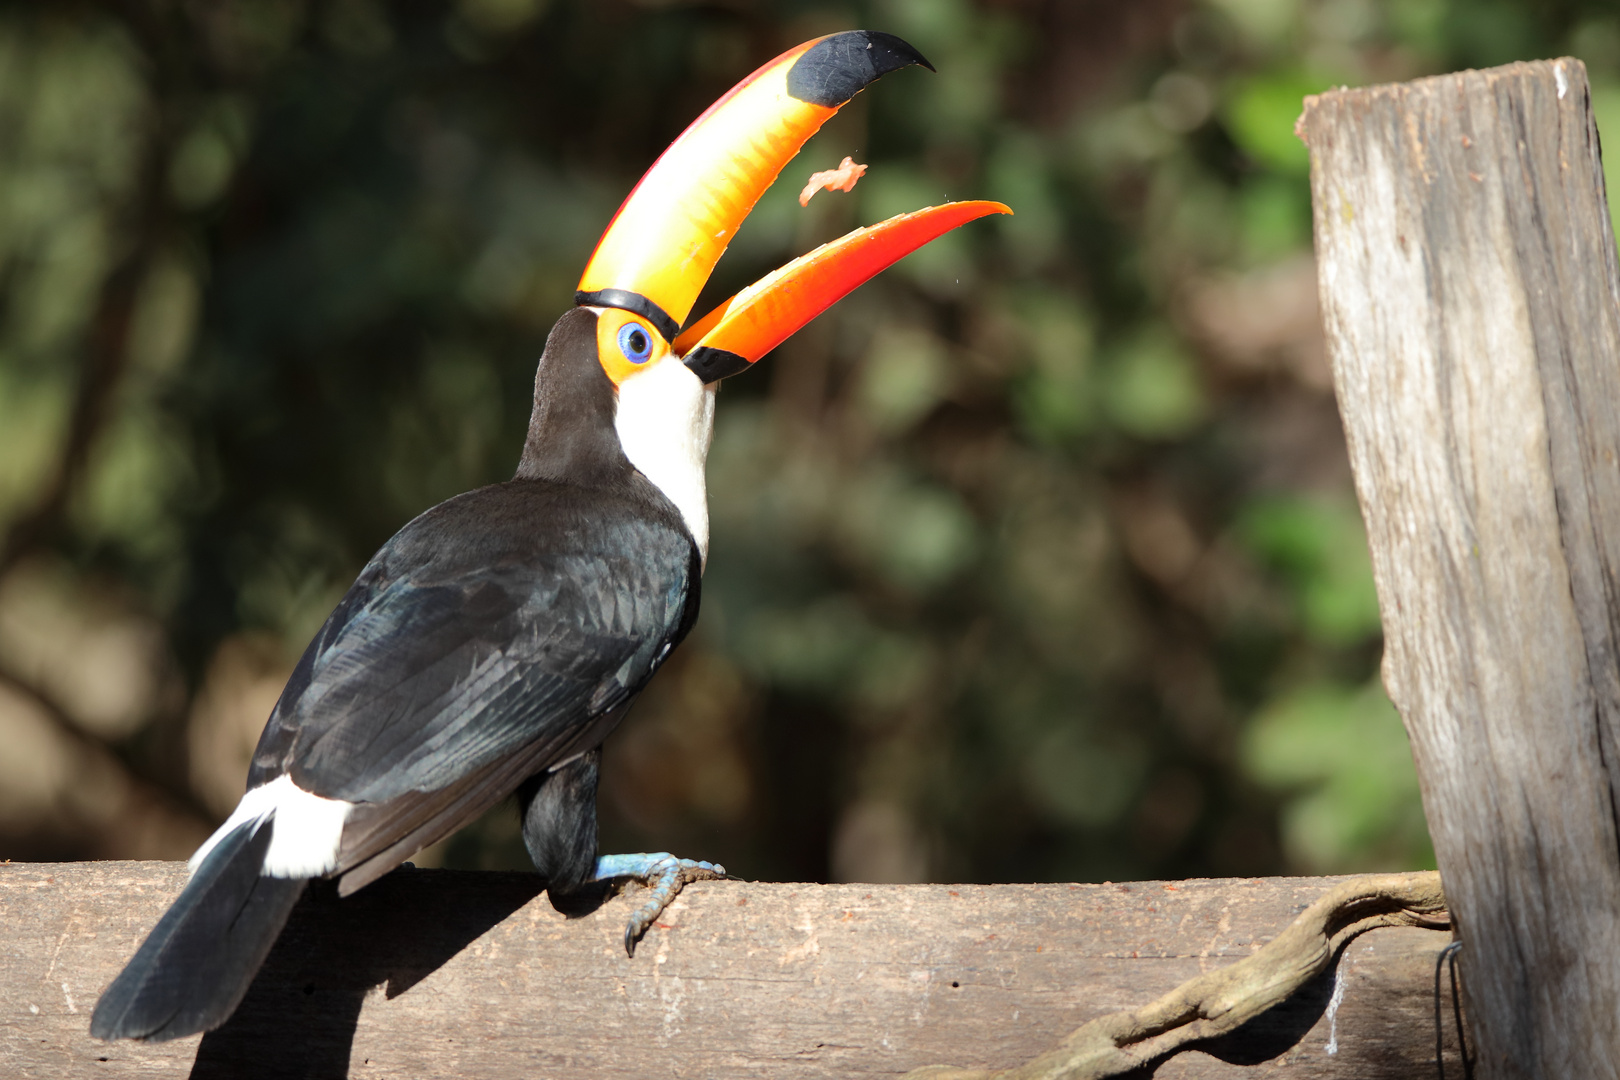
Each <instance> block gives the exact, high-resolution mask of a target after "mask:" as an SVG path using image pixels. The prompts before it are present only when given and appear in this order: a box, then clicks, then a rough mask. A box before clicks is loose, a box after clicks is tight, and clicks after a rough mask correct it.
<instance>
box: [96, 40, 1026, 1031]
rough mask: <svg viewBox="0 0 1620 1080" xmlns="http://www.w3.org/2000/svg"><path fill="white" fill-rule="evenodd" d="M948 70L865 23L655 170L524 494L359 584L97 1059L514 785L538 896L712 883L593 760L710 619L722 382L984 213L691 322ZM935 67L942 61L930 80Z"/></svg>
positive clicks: (464, 516) (401, 538)
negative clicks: (902, 74)
mask: <svg viewBox="0 0 1620 1080" xmlns="http://www.w3.org/2000/svg"><path fill="white" fill-rule="evenodd" d="M909 64H921V65H923V66H925V67H928V66H930V65H928V62H927V61H926V60H924V59H923V57H922V56H921V55H920V54H919V53H918V52H917V51H916V50H915V49H913V48H912V47H911V46H910V45H908V44H906V43H905V42H904V41H901V40H900V39H899V38H896V37H893V36H890V35H888V34H879V33H869V32H865V31H851V32H847V33H841V34H833V35H830V36H828V37H823V38H820V39H818V40H815V41H811V42H807V43H805V44H803V45H800V46H799V47H797V48H795V49H792V50H790V51H788V52H786V53H784V54H782V55H781V56H779V57H777V58H776V59H775V60H772V61H771V62H770V63H768V64H766V65H765V66H764V67H762V68H760V69H759V70H758V71H756V72H754V73H753V74H752V75H750V76H749V77H748V78H746V79H744V80H743V81H742V82H741V83H739V84H738V85H737V86H736V87H734V88H733V89H732V90H731V91H730V92H729V93H727V94H726V95H725V96H724V97H722V98H721V99H720V100H719V101H717V102H715V104H714V105H713V106H711V107H710V108H709V109H708V111H706V112H705V113H704V114H703V115H702V116H699V117H698V118H697V119H696V120H695V121H693V122H692V124H691V126H690V127H688V128H687V129H686V131H685V132H684V133H683V134H682V135H681V136H680V138H678V139H677V140H676V141H675V142H674V143H673V144H672V145H671V146H670V147H669V149H668V150H666V151H665V152H664V154H663V155H662V156H661V157H660V158H659V159H658V160H657V162H655V163H654V164H653V166H652V168H651V169H649V170H648V172H647V173H646V175H645V176H643V177H642V179H641V181H640V183H638V184H637V185H636V187H635V189H634V190H632V191H631V193H630V195H629V197H628V198H626V199H625V201H624V203H623V205H622V206H620V208H619V211H618V213H617V214H616V215H615V216H614V218H613V220H612V222H611V223H609V225H608V227H607V231H606V232H605V233H603V235H602V238H601V240H600V241H599V242H598V244H597V247H596V250H595V252H594V253H593V254H592V256H591V259H590V262H589V263H588V264H587V265H586V267H585V273H584V276H583V277H582V278H581V280H580V283H579V289H578V292H577V293H576V296H575V301H576V304H577V305H578V306H576V307H575V308H574V309H573V310H571V311H569V312H568V313H567V314H565V315H563V317H562V318H561V319H559V320H558V321H557V323H556V325H555V326H554V327H553V328H552V331H551V334H550V336H549V337H548V339H547V341H546V347H545V350H544V352H543V353H542V355H541V357H540V363H539V369H538V371H537V372H536V374H535V381H534V411H533V414H532V416H531V418H530V420H529V431H528V437H527V440H526V441H525V443H524V446H523V453H522V457H521V458H520V460H519V461H518V466H517V475H516V476H515V477H513V479H511V480H509V481H507V482H506V483H502V484H496V485H494V486H492V487H486V488H481V489H479V490H477V491H471V492H468V493H467V494H465V495H460V496H457V497H456V498H453V499H450V500H449V501H447V502H444V503H441V504H439V505H438V506H435V507H433V508H432V509H431V510H428V511H427V512H425V513H423V514H422V515H421V516H419V517H417V518H416V519H415V520H413V521H411V522H410V523H409V524H407V525H406V526H405V527H404V528H402V529H401V530H400V531H399V533H398V534H397V535H395V536H394V537H393V539H391V540H389V541H388V543H386V544H385V545H383V548H382V550H381V551H379V552H378V553H377V554H376V556H375V557H373V558H372V560H371V561H370V562H369V563H368V564H367V565H366V567H365V569H364V570H362V571H361V573H360V576H359V578H358V579H357V580H356V581H355V583H354V585H353V587H351V588H350V589H349V591H348V593H347V594H346V595H345V596H344V597H343V599H342V601H341V602H340V603H339V604H338V606H337V609H336V610H335V611H333V612H332V614H331V616H330V617H329V618H328V619H327V620H326V624H325V625H324V626H322V627H321V630H320V632H319V633H317V634H316V635H315V639H314V641H312V642H310V645H309V648H308V649H307V650H306V651H305V652H304V655H303V658H302V659H301V660H300V661H299V662H298V666H297V668H296V669H295V670H294V671H293V674H292V677H291V678H290V679H289V680H288V681H287V686H286V688H285V689H284V690H283V691H282V694H281V698H280V700H279V701H278V702H277V703H276V706H275V709H274V710H273V711H272V712H271V714H270V720H269V723H268V724H267V725H266V726H265V729H264V734H263V735H262V736H261V737H260V739H259V743H258V747H257V749H256V750H255V751H254V755H253V762H252V766H251V769H250V771H249V773H248V789H247V794H246V795H244V796H243V797H242V801H241V803H240V804H239V805H238V806H237V808H236V810H235V812H234V813H232V814H231V816H230V818H229V819H228V820H226V822H225V823H224V824H223V825H221V826H220V827H219V829H218V831H217V832H215V833H214V834H213V836H211V837H210V838H209V839H208V841H207V842H206V843H204V844H203V846H202V847H201V848H200V849H199V850H198V851H197V853H196V854H195V855H193V856H192V858H191V864H190V866H191V877H190V880H189V881H188V883H187V885H186V887H185V889H184V891H182V892H181V894H180V896H179V898H178V899H176V900H175V902H174V905H173V906H172V907H170V908H169V910H168V912H167V913H166V914H164V916H163V918H162V919H160V920H159V921H158V924H157V926H156V927H155V928H154V929H153V930H152V932H151V934H150V935H149V936H148V937H147V939H146V941H145V943H144V944H143V945H142V946H141V947H140V950H139V951H138V952H136V954H135V956H134V958H133V959H131V960H130V961H129V963H128V965H127V966H126V967H125V968H124V970H123V972H122V973H121V974H120V975H119V976H118V977H117V978H116V979H115V980H113V982H112V984H111V985H110V986H109V987H108V988H107V990H106V991H105V992H104V993H103V994H102V996H101V1000H100V1001H99V1002H98V1003H97V1005H96V1010H95V1015H94V1016H93V1017H92V1019H91V1021H90V1032H91V1034H92V1035H95V1036H97V1037H99V1038H103V1039H116V1038H137V1039H153V1040H158V1039H172V1038H177V1037H179V1036H183V1035H189V1034H193V1033H196V1032H199V1031H205V1030H208V1029H210V1028H214V1027H217V1026H218V1025H220V1024H221V1023H223V1022H224V1021H225V1020H226V1019H227V1018H228V1017H229V1016H230V1015H231V1013H232V1011H234V1010H235V1008H236V1007H237V1005H238V1003H239V1002H240V1001H241V1000H242V997H243V995H244V994H245V993H246V992H247V988H248V984H249V983H250V982H251V981H252V979H253V976H254V973H255V972H256V971H257V970H258V969H259V965H260V964H261V963H262V962H263V961H264V958H265V956H266V954H267V953H268V952H269V951H270V947H271V945H272V944H273V943H274V942H275V939H276V936H277V935H278V934H279V933H280V932H281V929H282V926H283V925H284V924H285V923H286V921H287V917H288V915H289V913H290V912H291V911H292V908H293V906H294V904H295V903H296V902H297V900H298V898H299V896H300V895H301V894H302V893H303V891H304V887H305V884H306V883H307V882H308V881H309V880H311V879H313V878H320V877H326V878H336V879H337V889H338V892H339V893H340V894H341V895H345V896H346V895H348V894H350V893H352V892H354V891H355V890H356V889H359V888H361V887H362V886H364V885H365V884H367V883H368V882H371V881H374V880H376V879H377V878H378V877H380V876H382V875H383V874H386V873H387V872H388V871H389V870H391V869H393V868H394V867H396V866H398V865H399V864H400V863H401V862H403V861H404V860H405V859H407V858H409V857H410V856H411V855H412V854H413V853H415V852H416V851H418V850H420V849H421V848H423V847H425V846H426V845H428V844H431V843H433V842H434V841H436V840H439V839H441V838H443V837H444V836H446V835H448V834H449V833H450V832H452V831H453V830H455V829H457V828H459V827H460V826H462V825H464V824H466V823H467V822H469V821H471V820H473V819H474V818H475V817H477V816H478V815H479V814H481V813H482V812H484V811H485V810H487V809H488V808H489V807H491V806H493V805H494V804H495V803H497V802H499V801H500V800H502V799H504V798H506V797H507V796H509V795H511V794H513V793H514V792H515V793H516V794H517V797H518V804H519V810H520V812H521V814H522V819H523V839H524V843H525V844H526V846H527V847H528V850H529V854H530V855H531V857H532V858H533V860H534V864H535V866H536V868H537V869H538V870H539V871H540V873H541V874H543V875H544V876H545V878H546V880H547V887H548V888H549V889H551V890H553V892H554V893H557V894H565V893H567V892H569V891H570V890H573V889H577V888H578V887H580V886H581V885H582V884H584V883H586V882H590V881H599V880H607V879H612V878H637V879H639V880H641V881H644V882H646V883H647V884H649V885H651V886H652V892H651V894H650V895H651V898H650V899H649V900H648V901H647V903H646V904H645V905H644V906H642V907H641V908H640V909H639V910H638V911H637V912H636V914H635V915H634V917H633V918H632V919H631V921H630V924H629V926H628V927H626V930H625V946H626V948H627V949H628V950H630V951H631V953H632V955H633V954H634V948H635V942H636V940H637V938H638V937H639V936H640V935H641V934H642V933H643V932H644V931H645V930H646V928H647V927H648V926H649V925H651V924H652V922H653V920H654V919H655V918H656V917H657V915H658V913H659V912H660V911H661V910H662V909H663V908H664V906H665V905H667V904H668V903H669V901H670V900H671V899H673V897H674V895H675V894H676V892H678V891H679V890H680V888H681V887H682V886H683V885H684V884H685V883H686V882H687V881H690V880H694V879H697V878H701V877H705V876H717V875H720V874H723V872H724V871H723V870H722V869H721V868H720V867H718V866H713V865H711V864H708V863H703V862H695V861H692V860H687V859H677V858H675V857H673V856H670V855H667V854H662V853H660V854H651V855H618V856H605V857H601V858H598V856H597V852H596V806H595V800H596V784H597V763H598V760H599V756H600V749H599V747H600V746H601V743H602V740H603V739H604V738H605V737H606V736H607V735H608V733H609V732H610V731H612V730H613V728H614V726H615V725H616V724H618V722H619V721H620V719H622V718H623V716H624V714H625V712H626V710H628V709H629V707H630V704H631V702H632V701H633V700H634V698H635V696H636V694H637V693H638V692H639V691H640V690H641V688H642V687H643V686H645V685H646V683H647V680H648V679H650V678H651V677H652V675H653V673H654V672H655V671H657V670H658V667H659V665H660V664H662V663H663V662H664V661H665V659H667V658H668V656H669V654H670V650H672V649H674V648H675V646H676V645H678V644H679V643H680V641H681V639H682V638H684V637H685V636H686V634H687V631H689V630H690V629H691V628H692V624H693V622H694V621H695V620H696V619H697V611H698V591H699V581H700V578H701V575H702V571H703V566H704V563H705V560H706V558H707V555H708V544H709V518H708V507H707V503H706V494H705V487H704V475H703V465H704V458H705V456H706V455H707V453H708V448H709V435H710V430H711V427H712V424H713V419H714V394H715V386H716V383H717V382H718V381H719V380H720V379H723V378H725V377H727V376H729V375H734V374H736V373H738V372H740V371H743V370H745V369H746V368H747V367H748V366H749V365H750V364H752V363H754V362H755V361H757V360H758V359H760V358H761V357H762V356H764V355H765V354H766V353H767V352H769V351H770V350H771V349H772V348H774V347H775V346H776V345H777V344H778V343H779V342H781V341H782V340H783V339H785V338H786V337H787V336H788V335H790V334H792V333H793V332H794V331H795V330H797V329H798V328H799V327H801V326H803V325H804V324H805V323H806V322H808V321H809V320H810V319H812V318H814V317H815V316H816V315H817V314H819V313H820V312H821V311H823V310H825V309H826V308H827V307H828V306H829V305H830V304H832V303H834V302H835V301H837V300H838V299H839V298H840V297H842V296H844V295H845V294H846V293H848V292H849V291H850V290H851V289H853V288H855V287H856V286H858V285H859V284H860V283H861V282H863V281H865V280H866V279H867V278H869V277H871V276H872V275H873V274H875V273H877V272H878V271H880V270H882V269H883V268H884V267H886V266H888V265H889V264H890V263H892V262H894V261H895V260H897V259H899V258H901V257H902V256H904V255H906V254H908V253H909V252H911V251H913V250H915V249H916V248H918V247H920V246H922V245H923V244H926V243H927V242H928V241H930V240H932V239H933V238H935V237H936V236H939V235H940V234H941V233H944V232H946V231H947V230H949V229H952V228H954V227H956V226H957V225H960V224H962V223H964V222H967V221H970V220H972V219H974V218H977V217H982V216H984V215H986V214H990V213H1007V212H1009V211H1008V210H1007V208H1006V207H1004V206H1002V205H1001V204H999V203H992V202H964V203H950V204H947V205H945V206H939V207H931V208H928V209H925V210H919V211H917V212H915V213H910V214H902V215H900V216H898V217H895V218H891V219H889V220H888V221H884V222H881V223H880V224H877V225H874V226H872V227H870V228H866V229H857V230H855V231H854V232H852V233H850V234H848V235H847V236H844V237H843V238H841V239H839V240H836V241H834V242H833V243H830V244H827V245H825V246H823V247H821V248H818V249H817V250H815V251H813V252H811V253H809V254H808V255H805V256H803V257H801V258H799V259H796V260H794V261H793V262H791V263H789V264H788V265H787V266H785V267H783V268H781V269H780V270H778V271H776V272H775V273H772V274H770V275H768V276H767V277H765V278H764V279H762V280H761V281H759V282H756V283H755V284H754V285H752V286H750V287H749V288H747V289H744V290H743V291H742V292H740V293H738V294H737V295H736V296H734V297H732V298H731V299H730V300H728V301H726V302H725V303H723V304H721V305H720V306H719V307H718V308H716V309H715V310H714V311H712V312H710V313H709V314H708V315H707V316H705V317H704V318H702V319H699V320H698V321H697V322H695V323H693V324H692V325H690V326H689V327H687V328H686V329H685V330H684V331H682V329H681V327H682V324H683V323H684V322H685V321H686V319H687V317H688V315H689V314H690V313H691V309H692V306H693V304H694V303H695V302H696V300H697V297H698V293H699V291H700V290H701V289H702V287H703V285H704V283H705V282H706V281H707V280H708V277H709V274H710V272H711V271H712V270H713V269H714V265H715V263H716V262H717V261H718V260H719V258H720V255H721V254H722V253H723V252H724V251H725V249H726V245H727V243H728V242H729V241H730V240H731V238H732V236H733V235H734V234H735V233H736V231H737V227H738V226H739V225H740V224H741V223H742V221H743V219H744V218H745V217H746V216H747V215H748V212H749V211H750V210H751V209H752V208H753V206H754V203H755V202H756V201H757V200H758V199H759V197H760V195H761V194H762V193H763V192H764V190H765V188H766V187H768V186H769V185H770V184H771V182H772V181H773V180H775V179H776V176H777V174H778V173H780V172H781V170H782V168H783V166H784V165H786V164H787V162H788V161H789V159H791V158H792V157H793V156H794V155H795V154H797V153H798V151H799V148H800V147H801V146H802V145H803V144H804V142H805V140H806V139H808V138H809V137H810V136H811V135H813V134H814V133H815V132H816V130H817V129H818V128H819V127H820V126H821V125H822V123H823V122H824V121H826V120H827V119H828V118H829V117H831V116H832V115H833V114H834V113H835V112H837V111H838V109H839V107H840V106H842V105H843V104H844V103H846V102H847V101H849V100H850V99H851V98H852V97H854V96H855V94H857V93H859V92H860V91H861V90H862V89H863V88H865V87H866V86H867V85H868V84H869V83H871V82H872V81H873V80H875V79H877V78H878V77H879V76H881V75H883V74H885V73H887V72H890V71H894V70H896V69H898V68H902V67H905V66H907V65H909ZM930 69H931V67H930Z"/></svg>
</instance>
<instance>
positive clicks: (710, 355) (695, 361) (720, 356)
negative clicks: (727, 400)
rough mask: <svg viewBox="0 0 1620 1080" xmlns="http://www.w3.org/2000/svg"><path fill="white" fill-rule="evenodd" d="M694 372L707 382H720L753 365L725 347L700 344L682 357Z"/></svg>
mask: <svg viewBox="0 0 1620 1080" xmlns="http://www.w3.org/2000/svg"><path fill="white" fill-rule="evenodd" d="M682 362H683V363H685V364H686V366H687V367H689V368H691V369H692V373H693V374H694V375H696V376H697V377H698V378H699V379H701V380H703V381H704V382H706V383H712V382H719V381H720V380H721V379H727V378H730V377H731V376H733V375H736V374H738V373H739V372H743V371H747V370H748V369H749V368H751V367H753V366H754V365H753V364H750V363H749V362H748V361H747V360H746V359H745V358H743V357H741V356H738V355H737V354H736V353H734V352H728V351H727V350H725V349H714V348H710V347H709V346H707V345H699V346H698V347H697V348H695V349H693V350H692V351H691V352H689V353H687V354H686V356H684V357H683V358H682Z"/></svg>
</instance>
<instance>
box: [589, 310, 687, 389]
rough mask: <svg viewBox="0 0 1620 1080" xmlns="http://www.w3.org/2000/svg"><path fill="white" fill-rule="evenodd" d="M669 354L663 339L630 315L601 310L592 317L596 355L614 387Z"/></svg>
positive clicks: (640, 319) (641, 319)
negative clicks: (594, 321) (594, 322)
mask: <svg viewBox="0 0 1620 1080" xmlns="http://www.w3.org/2000/svg"><path fill="white" fill-rule="evenodd" d="M638 335H639V336H638ZM669 351H670V350H669V342H667V341H665V340H664V336H663V335H662V334H660V333H659V332H658V331H656V330H654V329H653V328H652V326H651V325H650V324H649V323H648V321H647V320H646V319H644V318H642V317H641V316H640V315H637V314H635V313H634V312H630V311H625V310H623V309H621V308H604V309H603V310H602V313H601V314H600V315H598V316H597V317H596V355H597V357H598V358H599V360H600V361H601V364H602V370H603V371H605V372H607V377H608V378H609V379H611V380H613V385H614V386H615V387H617V386H620V385H622V384H623V383H624V380H626V379H628V378H629V377H630V376H631V375H634V374H635V373H636V372H638V371H643V370H645V369H646V368H648V367H650V366H651V365H653V364H656V363H657V362H658V361H660V360H662V359H663V358H664V357H666V356H668V355H669Z"/></svg>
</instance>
